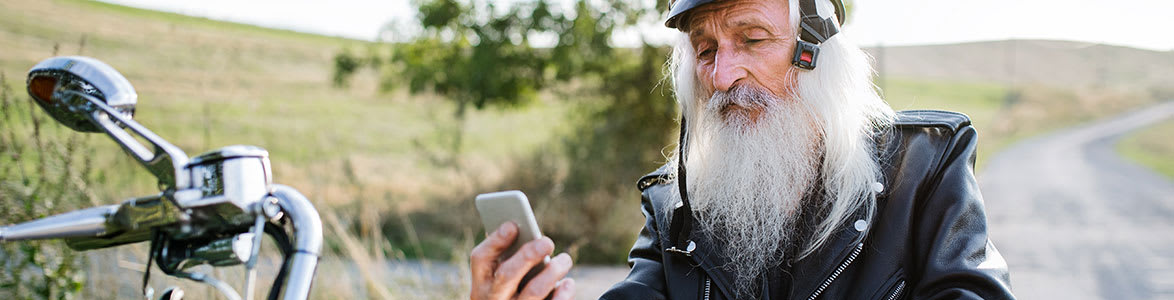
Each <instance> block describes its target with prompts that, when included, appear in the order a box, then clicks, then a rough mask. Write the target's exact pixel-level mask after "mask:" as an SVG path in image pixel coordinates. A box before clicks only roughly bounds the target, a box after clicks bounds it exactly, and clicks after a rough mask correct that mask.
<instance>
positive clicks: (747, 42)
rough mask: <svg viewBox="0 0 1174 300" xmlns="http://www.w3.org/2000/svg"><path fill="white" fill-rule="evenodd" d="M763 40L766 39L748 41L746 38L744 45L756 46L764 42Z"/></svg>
mask: <svg viewBox="0 0 1174 300" xmlns="http://www.w3.org/2000/svg"><path fill="white" fill-rule="evenodd" d="M765 40H766V39H749V38H748V39H746V44H747V45H754V44H757V43H758V42H761V41H765Z"/></svg>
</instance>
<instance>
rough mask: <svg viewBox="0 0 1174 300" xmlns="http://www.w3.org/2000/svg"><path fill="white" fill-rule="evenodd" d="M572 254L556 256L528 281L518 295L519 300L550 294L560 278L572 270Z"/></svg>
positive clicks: (542, 297) (538, 298)
mask: <svg viewBox="0 0 1174 300" xmlns="http://www.w3.org/2000/svg"><path fill="white" fill-rule="evenodd" d="M571 264H572V262H571V256H570V255H568V254H566V253H563V254H559V255H558V256H555V257H554V259H551V260H550V263H548V264H546V268H545V269H543V270H542V272H540V273H538V275H537V276H534V278H532V279H530V281H529V282H527V283H526V287H525V288H524V289H523V290H522V294H521V295H518V299H519V300H531V299H532V300H540V299H544V298H546V295H550V292H551V291H553V290H554V288H555V287H556V286H557V285H558V282H559V280H562V279H563V277H566V276H567V272H568V271H570V270H571Z"/></svg>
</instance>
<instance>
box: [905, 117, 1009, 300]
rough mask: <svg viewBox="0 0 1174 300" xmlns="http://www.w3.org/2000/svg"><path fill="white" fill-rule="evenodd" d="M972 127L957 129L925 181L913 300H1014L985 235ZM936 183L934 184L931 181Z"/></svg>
mask: <svg viewBox="0 0 1174 300" xmlns="http://www.w3.org/2000/svg"><path fill="white" fill-rule="evenodd" d="M975 134H976V133H975V131H974V128H973V127H970V126H965V127H962V128H960V129H959V130H958V132H957V133H956V134H954V136H953V137H952V138H951V140H950V141H949V146H947V147H946V151H945V153H943V155H942V158H941V160H940V163H939V167H938V168H937V170H938V171H937V173H938V174H937V175H936V176H931V177H930V179H929V180H930V181H929V182H926V183H927V184H928V186H929V187H931V188H929V192H928V194H926V195H927V196H926V197H927V198H926V199H921V200H922V202H921V204H920V205H922V206H923V207H922V208H921V209H920V212H919V213H918V214H916V216H918V217H917V218H918V220H916V221H915V222H918V223H920V224H918V225H916V226H915V228H917V229H916V232H915V236H914V239H915V240H914V241H915V243H917V244H916V245H915V247H914V249H916V250H915V251H916V252H917V253H915V254H916V256H914V257H915V258H916V259H915V261H916V262H917V264H918V266H916V267H918V268H920V271H921V272H919V273H920V278H918V280H917V284H916V286H915V287H914V289H913V291H912V292H913V294H912V296H913V297H912V298H914V299H1013V298H1014V295H1012V294H1011V286H1010V276H1009V274H1008V270H1007V263H1006V262H1005V261H1004V260H1003V257H1002V255H1000V254H999V252H998V250H996V249H995V247H994V244H992V243H991V241H990V238H989V237H988V235H987V223H986V220H987V218H986V213H985V210H984V208H983V200H982V194H981V193H980V192H979V189H978V182H977V181H976V180H975V177H974V159H975V148H976V136H975ZM935 181H936V182H935Z"/></svg>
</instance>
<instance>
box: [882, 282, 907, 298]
mask: <svg viewBox="0 0 1174 300" xmlns="http://www.w3.org/2000/svg"><path fill="white" fill-rule="evenodd" d="M902 290H905V281H904V280H901V282H898V283H897V288H896V289H895V290H893V293H892V294H890V295H889V297H888V298H885V299H886V300H897V296H900V295H901V291H902Z"/></svg>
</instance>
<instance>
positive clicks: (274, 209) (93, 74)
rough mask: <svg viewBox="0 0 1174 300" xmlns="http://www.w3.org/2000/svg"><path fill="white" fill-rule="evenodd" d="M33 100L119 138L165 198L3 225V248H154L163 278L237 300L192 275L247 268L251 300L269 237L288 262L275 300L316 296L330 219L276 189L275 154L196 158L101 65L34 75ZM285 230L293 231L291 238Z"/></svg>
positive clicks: (87, 63) (289, 191)
mask: <svg viewBox="0 0 1174 300" xmlns="http://www.w3.org/2000/svg"><path fill="white" fill-rule="evenodd" d="M29 92H30V95H31V96H32V97H33V98H34V101H35V102H37V104H38V105H40V106H41V107H42V108H44V109H45V110H46V112H48V113H50V115H51V116H53V117H54V118H55V119H57V120H58V121H59V122H61V123H62V124H64V125H66V126H69V127H70V128H73V129H75V130H78V131H83V132H98V131H101V132H105V133H106V134H107V135H109V136H110V137H111V138H112V139H114V141H115V142H117V143H118V144H119V145H120V146H121V147H122V149H123V150H124V151H125V152H127V154H130V155H131V156H133V157H134V158H135V159H136V160H137V161H138V162H139V163H140V164H141V165H142V166H143V167H144V168H146V169H147V171H148V172H150V173H151V174H152V175H154V176H155V177H156V178H157V179H158V180H159V189H160V191H161V192H160V193H159V194H156V195H151V196H145V197H139V198H132V199H129V200H126V201H123V202H122V203H121V204H117V205H106V206H99V207H93V208H87V209H82V210H77V211H72V212H67V213H63V214H59V215H54V216H49V217H45V218H41V219H38V220H33V221H29V222H25V223H20V224H15V225H9V226H3V227H0V242H9V241H21V240H37V239H64V240H65V241H66V244H67V245H68V246H69V247H70V248H73V249H75V250H83V251H84V250H90V249H100V248H107V247H113V246H118V245H123V244H129V243H138V242H144V241H150V243H151V249H152V251H151V253H150V255H151V256H150V257H149V260H151V259H155V258H156V257H157V258H158V259H157V260H156V262H157V265H158V266H159V268H160V269H161V270H163V271H164V272H166V273H167V274H170V275H173V276H177V277H183V278H187V279H192V280H196V281H199V282H203V283H207V284H210V285H213V286H215V287H216V288H217V289H219V290H221V292H222V293H223V294H225V296H228V297H229V298H234V299H235V298H239V296H237V294H236V293H235V291H232V290H231V288H230V287H229V288H227V290H226V288H225V287H228V285H227V284H224V283H223V282H219V281H217V280H215V279H212V278H210V277H208V276H205V275H203V274H197V273H186V272H185V270H186V269H189V268H191V267H192V266H196V265H202V264H210V265H213V266H228V265H239V264H245V266H246V269H248V270H249V273H250V275H249V279H248V280H246V288H245V291H246V299H250V298H251V296H252V294H253V293H252V287H253V284H252V277H253V276H254V275H253V273H252V268H253V266H254V265H255V262H256V257H257V253H258V251H259V245H260V241H261V239H260V235H261V234H268V235H270V236H271V237H273V238H274V240H275V241H278V244H279V247H282V248H281V249H282V250H283V251H282V252H283V254H285V264H283V267H282V270H281V272H280V273H278V276H277V278H276V281H275V282H274V285H273V286H274V289H273V290H271V293H270V294H271V295H270V296H271V299H273V296H274V295H272V294H273V293H274V292H276V293H280V295H282V299H290V300H292V299H306V298H307V297H308V296H309V293H310V286H311V284H312V281H313V278H314V273H315V271H316V269H317V264H318V258H319V255H320V251H321V250H322V221H321V219H320V218H319V215H318V211H317V210H316V209H315V208H314V206H313V204H311V203H310V201H309V200H307V199H306V197H305V196H303V195H302V194H301V193H299V192H298V191H297V190H295V189H293V188H291V187H288V186H284V185H277V184H273V182H272V180H273V175H272V171H271V166H270V162H269V152H268V151H266V150H265V149H262V148H259V147H254V146H242V145H236V146H228V147H223V148H220V149H217V150H213V151H210V152H206V153H204V154H201V155H198V156H196V157H192V158H190V159H189V157H188V156H187V154H186V153H184V152H183V150H181V149H179V148H178V147H176V146H174V145H172V144H171V143H169V142H167V141H166V140H164V139H163V138H161V137H159V136H158V135H156V134H155V133H153V132H151V131H150V130H149V129H147V128H146V127H145V126H143V125H141V124H139V123H138V122H135V121H134V120H133V119H132V118H131V117H132V116H133V112H134V104H135V102H136V101H137V96H136V95H135V93H134V90H133V87H130V83H129V82H127V81H126V80H125V78H123V77H122V75H121V74H118V72H117V71H115V70H114V69H113V68H110V67H109V66H108V65H105V64H104V63H101V62H100V61H97V60H94V59H91V58H85V57H57V58H50V59H47V60H45V61H43V62H41V63H40V64H38V65H37V66H36V67H33V69H32V70H31V71H30V75H29ZM107 98H109V99H107ZM128 129H129V130H128ZM132 133H133V134H135V135H138V136H139V137H141V138H142V139H143V140H146V142H147V144H148V145H147V146H144V145H143V144H142V143H140V142H139V140H138V139H136V138H135V137H134V136H132V135H131V134H132ZM148 146H149V147H148ZM152 148H153V149H152ZM283 222H284V223H283ZM284 225H291V226H290V227H292V230H290V231H288V232H287V230H286V226H284ZM275 228H276V229H275ZM291 236H292V239H291ZM149 270H150V265H149V263H148V272H149ZM147 274H149V273H147ZM145 282H146V280H144V283H145ZM144 287H145V286H144ZM278 287H280V289H278ZM144 292H145V293H147V289H146V288H144ZM148 294H149V293H148ZM234 296H235V297H234Z"/></svg>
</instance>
